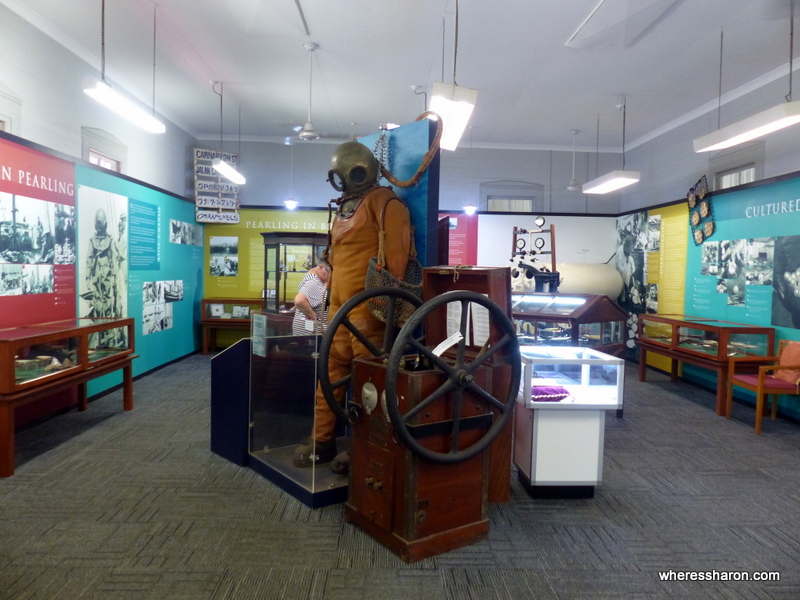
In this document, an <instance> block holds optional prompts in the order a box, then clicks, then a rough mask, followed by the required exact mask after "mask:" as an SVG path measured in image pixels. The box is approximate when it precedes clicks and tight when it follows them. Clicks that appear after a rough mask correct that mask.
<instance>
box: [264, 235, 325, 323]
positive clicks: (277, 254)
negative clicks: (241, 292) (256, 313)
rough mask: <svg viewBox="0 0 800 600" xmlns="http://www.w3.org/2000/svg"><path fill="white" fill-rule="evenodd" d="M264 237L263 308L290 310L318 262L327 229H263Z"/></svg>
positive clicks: (323, 246) (282, 311)
mask: <svg viewBox="0 0 800 600" xmlns="http://www.w3.org/2000/svg"><path fill="white" fill-rule="evenodd" d="M261 236H262V237H263V238H264V310H266V311H268V312H272V313H289V312H291V311H292V309H293V308H294V297H295V295H296V294H297V288H298V286H299V285H300V281H302V279H303V276H304V275H305V274H306V272H307V271H308V270H309V269H311V268H312V267H314V266H315V265H316V264H317V261H319V259H320V258H321V257H322V252H323V251H324V250H325V247H326V246H327V243H328V236H327V234H325V233H306V232H298V233H289V232H284V231H273V232H269V233H262V234H261Z"/></svg>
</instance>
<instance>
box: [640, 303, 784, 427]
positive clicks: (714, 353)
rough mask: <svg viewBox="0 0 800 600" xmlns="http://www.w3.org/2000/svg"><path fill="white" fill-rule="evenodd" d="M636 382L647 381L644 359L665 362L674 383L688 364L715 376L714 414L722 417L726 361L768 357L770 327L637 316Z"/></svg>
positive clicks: (772, 340)
mask: <svg viewBox="0 0 800 600" xmlns="http://www.w3.org/2000/svg"><path fill="white" fill-rule="evenodd" d="M638 337H639V339H638V340H637V342H638V344H639V381H646V380H647V356H648V354H650V353H655V354H660V355H662V356H665V357H667V358H668V359H669V363H670V376H671V379H672V381H677V379H678V374H679V366H680V364H681V363H688V364H690V365H694V366H697V367H701V368H703V369H709V370H711V371H713V372H714V373H716V378H717V382H716V384H717V385H716V388H717V389H716V412H717V414H718V415H720V416H722V415H724V414H725V410H726V409H725V405H726V391H727V385H728V370H729V364H728V360H729V358H733V357H738V358H739V359H740V360H743V362H742V366H753V365H752V364H748V362H749V361H747V360H744V359H746V358H747V357H748V356H752V357H753V358H754V364H755V363H757V362H758V359H759V357H762V356H771V355H772V354H773V350H774V348H775V330H774V329H773V328H772V327H761V326H758V325H746V324H744V323H732V322H729V321H717V320H714V319H705V318H701V317H690V316H687V315H667V314H663V315H660V314H642V315H639V332H638Z"/></svg>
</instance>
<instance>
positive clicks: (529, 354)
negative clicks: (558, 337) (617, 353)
mask: <svg viewBox="0 0 800 600" xmlns="http://www.w3.org/2000/svg"><path fill="white" fill-rule="evenodd" d="M520 355H521V357H522V379H521V383H520V391H519V396H518V398H517V401H518V402H520V403H521V404H522V405H523V406H525V407H526V408H536V407H540V408H541V407H544V408H548V409H549V408H554V407H558V408H563V409H576V408H582V407H591V408H598V409H604V410H606V409H619V408H622V392H623V382H624V374H625V361H624V360H623V359H621V358H617V357H614V356H610V355H608V354H604V353H602V352H598V351H596V350H593V349H590V348H568V347H559V346H521V347H520Z"/></svg>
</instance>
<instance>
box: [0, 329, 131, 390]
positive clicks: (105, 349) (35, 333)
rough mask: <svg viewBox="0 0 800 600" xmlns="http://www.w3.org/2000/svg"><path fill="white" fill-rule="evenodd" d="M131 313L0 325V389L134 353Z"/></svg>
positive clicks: (19, 387) (42, 381)
mask: <svg viewBox="0 0 800 600" xmlns="http://www.w3.org/2000/svg"><path fill="white" fill-rule="evenodd" d="M133 344H134V342H133V319H100V318H77V319H67V320H63V321H54V322H50V323H39V324H34V325H25V326H21V327H13V328H8V329H0V394H11V393H14V392H18V391H22V390H26V389H29V388H32V387H35V386H39V385H42V384H45V383H47V382H49V381H51V380H55V379H58V378H60V377H63V376H66V375H69V374H74V373H78V372H81V371H87V370H89V369H92V368H94V367H96V366H99V365H103V364H106V363H109V362H111V361H114V360H117V359H119V358H121V357H124V356H126V355H128V354H132V353H133V349H134V345H133Z"/></svg>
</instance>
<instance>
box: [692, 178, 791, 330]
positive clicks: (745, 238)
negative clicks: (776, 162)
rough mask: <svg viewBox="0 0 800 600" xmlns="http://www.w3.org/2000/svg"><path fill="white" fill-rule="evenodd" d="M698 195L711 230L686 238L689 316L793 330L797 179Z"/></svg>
mask: <svg viewBox="0 0 800 600" xmlns="http://www.w3.org/2000/svg"><path fill="white" fill-rule="evenodd" d="M704 201H705V202H708V205H707V208H706V207H704V210H707V211H710V212H712V214H713V220H714V225H715V230H714V233H713V234H712V235H711V236H709V237H707V238H706V239H705V240H704V241H703V243H701V244H695V243H694V241H693V240H692V241H690V244H689V252H688V261H687V273H686V277H687V280H686V290H687V298H686V306H687V307H691V313H692V314H694V315H696V316H701V317H709V318H714V319H723V320H726V321H735V322H741V323H748V324H753V325H766V326H770V325H771V326H774V327H776V328H777V329H778V332H777V337H778V338H781V337H784V338H796V337H800V331H797V330H798V329H800V234H798V232H800V182H799V181H798V180H797V179H787V180H784V181H778V182H774V183H770V184H767V185H763V186H758V187H753V188H750V189H744V190H739V191H734V192H730V193H726V194H718V195H716V196H710V197H707V198H706V199H704ZM689 214H690V215H691V212H690V213H689ZM687 311H688V309H687Z"/></svg>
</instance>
